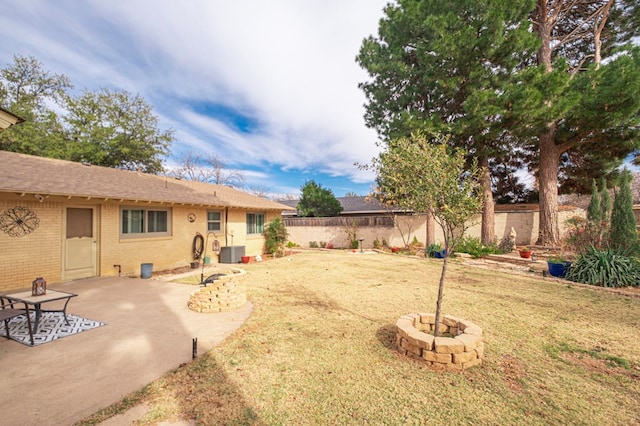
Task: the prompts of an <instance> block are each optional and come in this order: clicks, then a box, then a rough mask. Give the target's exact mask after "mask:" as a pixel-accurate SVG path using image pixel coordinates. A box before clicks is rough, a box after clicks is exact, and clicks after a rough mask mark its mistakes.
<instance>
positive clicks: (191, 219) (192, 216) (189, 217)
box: [187, 213, 196, 222]
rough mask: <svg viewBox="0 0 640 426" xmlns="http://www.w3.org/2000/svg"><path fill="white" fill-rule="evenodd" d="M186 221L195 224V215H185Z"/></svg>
mask: <svg viewBox="0 0 640 426" xmlns="http://www.w3.org/2000/svg"><path fill="white" fill-rule="evenodd" d="M187 220H188V221H189V222H195V221H196V214H195V213H189V214H188V215H187Z"/></svg>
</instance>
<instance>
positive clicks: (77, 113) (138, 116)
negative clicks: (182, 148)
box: [65, 89, 173, 173]
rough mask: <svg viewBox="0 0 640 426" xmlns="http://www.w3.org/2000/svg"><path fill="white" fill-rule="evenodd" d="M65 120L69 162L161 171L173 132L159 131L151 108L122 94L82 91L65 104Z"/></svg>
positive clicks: (136, 98) (135, 96)
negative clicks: (66, 111) (66, 110)
mask: <svg viewBox="0 0 640 426" xmlns="http://www.w3.org/2000/svg"><path fill="white" fill-rule="evenodd" d="M67 109H68V113H67V116H66V119H65V122H66V124H67V135H68V140H69V141H70V143H69V147H70V149H69V150H68V155H69V156H70V158H68V159H70V160H72V161H78V162H81V161H82V162H89V163H91V164H95V165H99V166H105V167H115V168H120V169H125V170H142V171H143V172H146V173H159V172H161V171H163V165H162V159H163V158H162V157H164V156H166V155H167V154H168V153H169V146H170V144H171V142H172V141H173V132H172V131H170V130H166V131H161V130H159V129H158V118H157V117H156V116H155V115H154V114H153V107H152V106H151V105H149V104H148V103H147V102H146V101H145V100H144V99H143V98H142V97H140V96H139V95H132V94H130V93H128V92H126V91H124V90H117V91H112V90H109V89H101V90H99V91H97V92H90V91H85V92H83V94H82V95H80V96H79V97H77V98H72V97H69V98H68V100H67Z"/></svg>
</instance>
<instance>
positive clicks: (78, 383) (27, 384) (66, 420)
mask: <svg viewBox="0 0 640 426" xmlns="http://www.w3.org/2000/svg"><path fill="white" fill-rule="evenodd" d="M51 287H52V288H53V289H55V290H60V291H68V292H72V293H77V294H78V297H75V298H73V299H71V301H70V303H69V306H68V308H67V312H68V313H70V314H75V315H79V316H83V317H86V318H89V319H93V320H98V321H102V322H105V323H106V324H107V325H105V326H103V327H99V328H97V329H93V330H89V331H86V332H83V333H80V334H76V335H73V336H69V337H66V338H63V339H60V340H56V341H53V342H50V343H45V344H43V345H40V346H35V347H29V346H25V345H22V344H20V343H17V342H14V341H12V340H7V339H6V338H3V337H0V366H2V379H1V380H0V383H2V386H0V401H2V406H3V409H2V411H3V412H2V414H0V424H6V425H18V424H20V425H36V424H37V425H40V424H72V423H73V422H75V421H77V420H80V419H82V418H84V417H86V416H88V415H90V414H92V413H94V412H96V411H97V410H99V409H100V408H103V407H106V406H108V405H110V404H112V403H114V402H117V401H119V400H120V399H121V398H122V397H123V396H124V395H126V394H128V393H130V392H132V391H135V390H138V389H141V388H142V387H143V386H144V385H146V384H148V383H149V382H151V381H153V380H154V379H156V378H158V377H160V376H162V375H163V374H165V373H167V372H168V371H171V370H173V369H175V368H177V367H178V366H179V365H180V364H182V363H185V362H189V361H191V355H192V339H193V338H194V337H197V338H198V353H200V354H201V353H204V352H206V351H208V350H210V349H211V348H213V347H214V346H216V345H218V344H219V343H220V342H222V341H223V340H224V339H225V338H226V337H228V336H229V335H230V334H231V333H233V332H234V331H235V330H236V329H237V328H238V327H240V326H241V325H242V324H243V323H244V322H245V321H246V319H247V318H248V317H249V315H250V313H251V309H252V306H251V304H250V303H247V304H246V305H245V306H244V307H243V308H240V309H238V310H236V311H233V312H227V313H220V314H200V313H196V312H193V311H190V310H189V309H188V308H187V300H188V298H189V294H190V293H191V292H192V291H193V290H195V289H196V288H197V287H194V286H190V285H184V284H174V283H170V282H167V281H164V280H160V279H146V280H143V279H138V278H115V277H114V278H92V279H87V280H79V281H73V282H69V283H63V284H58V285H54V286H51ZM127 424H128V423H127Z"/></svg>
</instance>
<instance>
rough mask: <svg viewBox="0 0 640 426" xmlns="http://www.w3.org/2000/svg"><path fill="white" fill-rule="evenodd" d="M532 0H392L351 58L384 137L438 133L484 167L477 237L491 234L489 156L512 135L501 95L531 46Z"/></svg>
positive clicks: (368, 118) (501, 151) (504, 150)
mask: <svg viewBox="0 0 640 426" xmlns="http://www.w3.org/2000/svg"><path fill="white" fill-rule="evenodd" d="M532 8H533V1H530V0H513V1H510V2H504V1H501V0H457V1H454V2H449V1H440V0H399V1H398V2H397V3H392V4H389V5H388V6H387V7H386V8H385V11H384V12H385V17H384V18H383V19H382V20H381V21H380V25H379V29H378V36H377V37H369V38H367V39H365V40H364V42H363V44H362V46H361V48H360V53H359V55H358V57H357V61H358V63H359V64H360V66H362V67H363V68H364V69H366V70H367V72H368V73H369V75H370V76H371V80H370V81H367V82H364V83H362V84H360V87H361V88H362V89H363V90H364V92H365V94H366V96H367V104H366V114H365V122H366V124H367V126H369V127H371V128H374V129H375V130H376V131H377V132H378V134H379V135H380V137H381V139H382V140H383V141H384V142H389V141H390V140H392V139H394V138H398V137H407V136H409V135H410V134H411V133H412V132H414V131H416V130H421V131H425V132H426V133H438V132H443V133H447V134H449V135H450V136H451V137H450V139H449V142H450V143H451V144H452V145H453V146H455V147H458V148H461V149H463V150H464V151H465V152H467V153H468V156H469V158H475V159H477V160H478V161H479V163H480V165H481V166H482V167H483V170H485V174H484V176H483V183H484V185H483V187H484V196H485V203H484V209H485V210H484V211H483V221H482V240H483V242H485V243H491V242H493V240H494V239H495V231H494V213H493V205H494V203H493V198H492V193H491V178H490V174H489V167H488V166H489V163H490V160H491V159H492V158H494V157H496V156H506V155H508V153H509V152H510V149H511V143H512V142H513V141H512V140H511V139H510V138H509V137H508V135H507V134H506V132H505V125H504V123H502V122H501V121H502V120H501V118H502V117H504V116H505V114H506V112H505V109H506V108H508V105H507V104H506V102H504V100H503V99H502V98H501V95H502V94H503V93H505V92H506V91H507V90H506V88H507V87H508V85H509V84H511V82H512V74H513V72H514V70H515V69H517V67H518V66H519V65H520V64H521V63H522V62H523V60H524V59H525V58H526V57H527V56H530V55H531V53H532V52H534V51H535V47H536V44H535V43H536V40H535V37H534V36H533V34H531V32H530V31H529V24H528V21H527V16H528V13H529V12H530V11H531V10H532Z"/></svg>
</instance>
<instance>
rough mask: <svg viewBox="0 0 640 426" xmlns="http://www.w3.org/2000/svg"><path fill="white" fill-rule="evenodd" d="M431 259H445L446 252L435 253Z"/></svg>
mask: <svg viewBox="0 0 640 426" xmlns="http://www.w3.org/2000/svg"><path fill="white" fill-rule="evenodd" d="M433 257H435V258H436V259H444V258H445V257H447V250H441V251H437V252H435V253H433Z"/></svg>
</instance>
